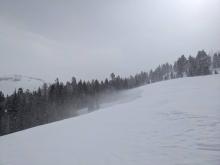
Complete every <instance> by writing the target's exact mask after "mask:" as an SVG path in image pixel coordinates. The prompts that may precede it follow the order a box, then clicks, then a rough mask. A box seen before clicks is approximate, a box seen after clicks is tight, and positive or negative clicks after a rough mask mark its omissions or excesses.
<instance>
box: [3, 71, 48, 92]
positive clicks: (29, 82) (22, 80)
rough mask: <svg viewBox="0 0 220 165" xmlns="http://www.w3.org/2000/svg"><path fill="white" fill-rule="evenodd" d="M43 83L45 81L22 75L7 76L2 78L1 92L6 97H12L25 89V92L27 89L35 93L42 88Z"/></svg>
mask: <svg viewBox="0 0 220 165" xmlns="http://www.w3.org/2000/svg"><path fill="white" fill-rule="evenodd" d="M43 83H44V81H43V80H42V79H39V78H34V77H28V76H22V75H7V76H3V77H0V91H2V92H3V93H4V94H5V95H10V94H12V93H13V92H14V91H15V90H18V89H19V88H23V90H24V91H25V90H26V89H29V90H31V91H33V90H37V89H38V88H39V87H41V86H42V85H43Z"/></svg>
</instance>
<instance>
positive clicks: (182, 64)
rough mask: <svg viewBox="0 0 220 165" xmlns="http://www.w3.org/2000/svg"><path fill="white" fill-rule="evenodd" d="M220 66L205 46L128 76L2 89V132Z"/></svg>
mask: <svg viewBox="0 0 220 165" xmlns="http://www.w3.org/2000/svg"><path fill="white" fill-rule="evenodd" d="M218 67H220V53H216V54H215V55H214V57H213V59H212V58H211V57H210V56H209V55H207V53H206V52H205V51H203V50H202V51H199V52H198V54H197V56H196V57H192V56H189V57H188V58H186V57H185V56H184V55H182V56H181V57H180V58H178V59H177V61H176V62H175V63H174V64H168V63H165V64H162V65H159V66H158V67H157V68H156V69H154V70H150V71H149V72H143V71H142V72H140V73H138V74H136V75H133V76H130V77H126V78H123V77H120V76H118V75H115V74H114V73H112V74H111V75H110V79H108V78H106V79H105V80H104V81H98V80H91V81H83V80H77V79H76V78H75V77H73V78H72V79H71V81H68V82H66V83H63V82H61V81H60V80H59V79H58V78H57V79H56V80H55V82H54V83H52V84H46V83H45V84H44V85H43V86H42V87H39V89H38V90H36V91H33V92H31V91H29V90H26V91H24V90H23V89H22V88H19V89H17V90H15V91H14V93H13V94H12V95H10V96H5V95H4V93H3V92H1V91H0V123H1V125H0V135H4V134H8V133H12V132H16V131H20V130H23V129H27V128H30V127H34V126H37V125H41V124H46V123H50V122H53V121H57V120H62V119H65V118H69V117H73V116H75V115H77V113H76V112H77V110H79V109H82V108H88V110H89V111H93V110H95V109H98V108H99V106H100V104H102V102H101V100H100V98H101V97H102V96H103V95H106V94H111V93H113V92H118V91H121V90H125V89H131V88H135V87H139V86H142V85H145V84H150V83H154V82H158V81H163V80H168V79H175V78H181V77H184V76H188V77H192V76H200V75H209V74H212V73H214V74H217V73H218V72H217V70H215V69H214V70H213V69H212V68H218Z"/></svg>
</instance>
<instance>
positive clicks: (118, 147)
mask: <svg viewBox="0 0 220 165" xmlns="http://www.w3.org/2000/svg"><path fill="white" fill-rule="evenodd" d="M136 90H138V91H140V90H141V91H142V92H141V96H140V97H138V98H136V99H134V100H132V101H129V102H125V103H121V104H117V105H114V106H110V107H107V108H103V109H101V110H99V111H95V112H93V113H89V114H86V115H82V116H79V117H75V118H72V119H67V120H63V121H60V122H56V123H51V124H47V125H44V126H39V127H36V128H33V129H29V130H25V131H21V132H17V133H14V134H10V135H7V136H3V137H0V164H1V165H30V164H31V165H39V164H40V165H60V164H65V165H66V164H77V165H78V164H82V165H103V164H105V165H148V164H149V165H154V164H155V165H177V164H178V165H179V164H184V165H196V164H198V165H207V164H209V165H219V164H220V140H219V139H220V101H219V98H220V92H219V91H220V75H210V76H201V77H193V78H181V79H175V80H169V81H163V82H158V83H154V84H151V85H147V86H144V87H140V88H137V89H132V90H130V91H128V92H131V93H132V92H133V91H136ZM134 93H135V92H134ZM138 93H140V92H138Z"/></svg>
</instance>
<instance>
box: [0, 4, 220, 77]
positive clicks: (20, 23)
mask: <svg viewBox="0 0 220 165" xmlns="http://www.w3.org/2000/svg"><path fill="white" fill-rule="evenodd" d="M200 49H205V50H206V51H207V52H212V51H217V50H220V0H166V1H165V0H19V1H18V0H0V75H5V74H24V75H28V76H35V77H39V78H43V79H45V80H54V79H55V78H56V77H60V78H61V79H62V80H67V79H70V78H71V77H72V76H76V77H78V78H82V79H91V78H99V79H102V78H104V77H106V76H109V74H110V73H111V72H115V73H116V74H120V75H123V76H124V75H129V74H133V73H136V72H139V71H141V70H145V71H148V70H149V69H150V68H154V67H155V66H157V65H158V64H160V63H165V62H173V61H174V60H176V58H177V57H178V56H180V55H182V54H185V55H186V56H188V55H189V54H192V55H196V52H197V51H198V50H200Z"/></svg>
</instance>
